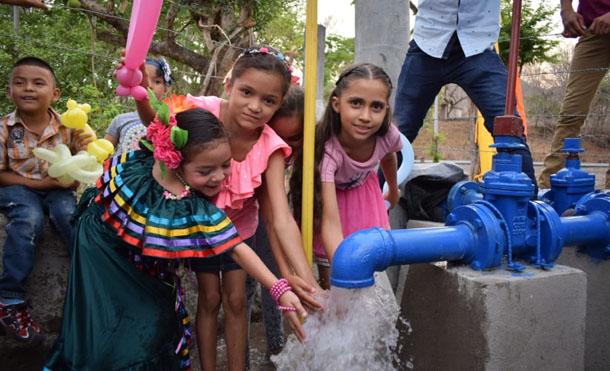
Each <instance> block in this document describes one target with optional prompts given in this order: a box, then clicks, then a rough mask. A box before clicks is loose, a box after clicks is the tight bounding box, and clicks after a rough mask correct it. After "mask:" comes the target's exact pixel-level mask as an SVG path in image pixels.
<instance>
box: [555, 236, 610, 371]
mask: <svg viewBox="0 0 610 371" xmlns="http://www.w3.org/2000/svg"><path fill="white" fill-rule="evenodd" d="M557 263H559V264H563V265H567V266H569V267H573V268H577V269H580V270H582V271H583V272H585V273H586V275H587V320H586V324H585V329H586V331H585V334H586V335H585V369H586V370H591V371H598V370H599V371H601V370H610V351H609V349H610V316H609V315H608V313H609V312H608V310H609V308H610V290H609V289H608V283H609V282H610V261H607V260H604V261H600V260H597V259H593V258H591V257H590V256H588V255H586V254H581V253H578V252H577V249H576V248H574V247H565V248H564V249H563V251H562V252H561V255H560V256H559V259H558V260H557Z"/></svg>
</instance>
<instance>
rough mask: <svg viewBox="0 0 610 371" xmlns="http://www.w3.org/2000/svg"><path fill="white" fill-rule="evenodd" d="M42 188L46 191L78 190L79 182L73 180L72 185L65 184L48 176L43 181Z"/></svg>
mask: <svg viewBox="0 0 610 371" xmlns="http://www.w3.org/2000/svg"><path fill="white" fill-rule="evenodd" d="M40 182H41V183H42V184H41V185H42V187H43V188H44V189H76V188H78V182H77V181H75V180H73V181H72V183H68V184H64V183H61V182H60V181H59V180H57V179H55V178H51V177H50V176H48V175H47V176H46V177H45V178H43V179H41V180H40Z"/></svg>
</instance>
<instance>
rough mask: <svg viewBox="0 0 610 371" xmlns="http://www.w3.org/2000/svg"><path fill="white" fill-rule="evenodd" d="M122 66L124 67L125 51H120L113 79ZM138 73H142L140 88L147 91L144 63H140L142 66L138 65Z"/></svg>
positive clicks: (146, 74) (146, 75)
mask: <svg viewBox="0 0 610 371" xmlns="http://www.w3.org/2000/svg"><path fill="white" fill-rule="evenodd" d="M124 66H125V49H123V50H121V60H120V61H119V64H117V65H116V67H115V68H114V73H113V75H114V77H115V78H116V74H117V72H118V70H120V69H121V68H123V67H124ZM140 72H142V81H140V86H141V87H143V88H144V89H148V73H146V61H142V64H140Z"/></svg>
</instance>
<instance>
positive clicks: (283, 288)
mask: <svg viewBox="0 0 610 371" xmlns="http://www.w3.org/2000/svg"><path fill="white" fill-rule="evenodd" d="M287 291H292V287H290V283H288V280H287V279H285V278H282V279H279V280H277V281H275V283H274V284H273V286H271V288H270V289H269V293H270V294H271V297H272V298H273V300H274V301H275V302H276V303H277V308H278V309H279V310H281V311H283V312H296V310H297V309H296V308H294V307H287V306H284V305H280V297H281V296H282V295H284V294H285V293H286V292H287Z"/></svg>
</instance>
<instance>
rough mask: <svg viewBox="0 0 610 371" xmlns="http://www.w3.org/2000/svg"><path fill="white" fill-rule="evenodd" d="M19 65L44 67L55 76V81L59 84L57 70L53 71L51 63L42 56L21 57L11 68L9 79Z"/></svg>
mask: <svg viewBox="0 0 610 371" xmlns="http://www.w3.org/2000/svg"><path fill="white" fill-rule="evenodd" d="M19 66H35V67H40V68H43V69H45V70H47V71H49V72H50V73H51V76H52V77H53V83H54V84H55V85H57V77H56V76H55V71H53V68H52V67H51V65H50V64H49V63H47V62H46V61H44V60H42V59H40V58H37V57H24V58H21V59H19V60H18V61H17V62H15V63H14V64H13V67H12V68H11V74H10V75H9V80H10V79H12V76H13V71H14V70H15V68H17V67H19Z"/></svg>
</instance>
